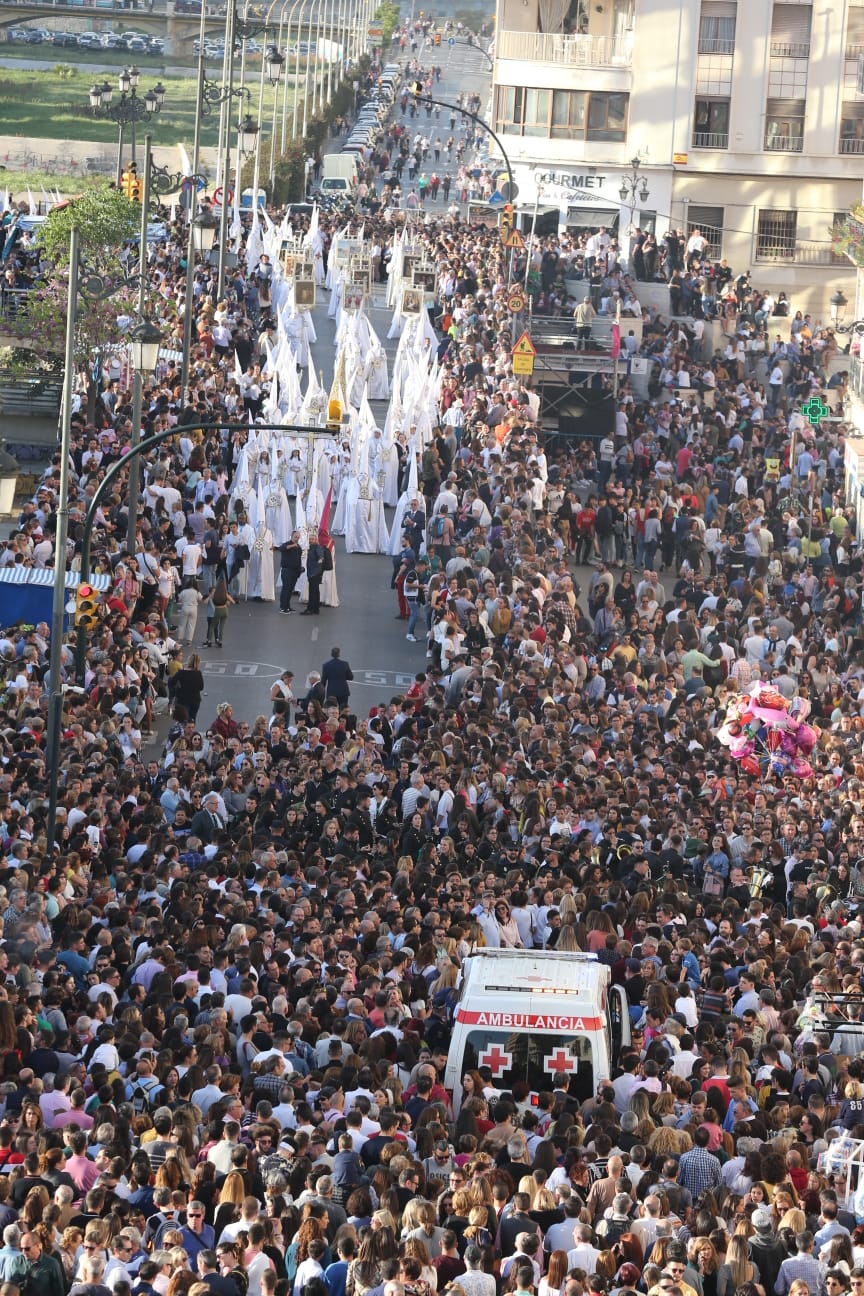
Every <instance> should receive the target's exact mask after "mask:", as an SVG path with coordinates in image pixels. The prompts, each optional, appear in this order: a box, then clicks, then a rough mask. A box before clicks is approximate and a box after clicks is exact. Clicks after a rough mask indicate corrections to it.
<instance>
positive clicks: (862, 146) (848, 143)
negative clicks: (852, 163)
mask: <svg viewBox="0 0 864 1296" xmlns="http://www.w3.org/2000/svg"><path fill="white" fill-rule="evenodd" d="M861 12H862V13H864V9H862V10H861ZM840 152H841V153H864V103H856V102H853V103H849V102H848V101H846V102H844V104H843V112H842V115H841V117H840Z"/></svg>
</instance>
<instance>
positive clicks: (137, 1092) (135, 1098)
mask: <svg viewBox="0 0 864 1296" xmlns="http://www.w3.org/2000/svg"><path fill="white" fill-rule="evenodd" d="M158 1088H159V1085H158V1084H156V1085H153V1086H151V1088H150V1089H145V1088H144V1086H143V1085H142V1084H137V1085H136V1086H135V1088H134V1089H133V1090H132V1097H131V1098H130V1099H129V1101H130V1102H131V1104H132V1110H133V1111H134V1113H135V1115H136V1116H143V1114H144V1112H147V1111H149V1110H150V1095H151V1093H152V1092H153V1090H154V1089H158Z"/></svg>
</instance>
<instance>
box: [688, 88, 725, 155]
mask: <svg viewBox="0 0 864 1296" xmlns="http://www.w3.org/2000/svg"><path fill="white" fill-rule="evenodd" d="M693 147H694V148H721V149H725V148H728V147H729V100H728V99H697V100H696V111H695V113H694V114H693Z"/></svg>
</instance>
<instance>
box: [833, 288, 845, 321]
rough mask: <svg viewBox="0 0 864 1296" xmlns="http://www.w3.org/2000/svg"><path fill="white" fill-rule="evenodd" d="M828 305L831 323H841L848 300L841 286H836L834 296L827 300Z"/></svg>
mask: <svg viewBox="0 0 864 1296" xmlns="http://www.w3.org/2000/svg"><path fill="white" fill-rule="evenodd" d="M828 305H829V307H830V309H831V323H832V324H834V325H835V326H836V325H838V324H842V323H843V315H844V312H845V310H846V306H847V305H848V302H847V300H846V298H845V296H844V295H843V291H842V289H841V288H838V289H837V291H836V292H835V294H834V296H833V297H832V298H831V299H830V300H829V302H828Z"/></svg>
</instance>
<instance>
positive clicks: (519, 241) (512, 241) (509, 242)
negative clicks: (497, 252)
mask: <svg viewBox="0 0 864 1296" xmlns="http://www.w3.org/2000/svg"><path fill="white" fill-rule="evenodd" d="M504 246H505V248H512V249H513V251H514V252H522V251H523V250H524V248H525V240H524V238H523V237H522V235H521V234H520V233H519V231H518V230H517V229H513V230H511V231H510V233H509V234H508V235H507V237H506V238H505V240H504Z"/></svg>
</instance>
